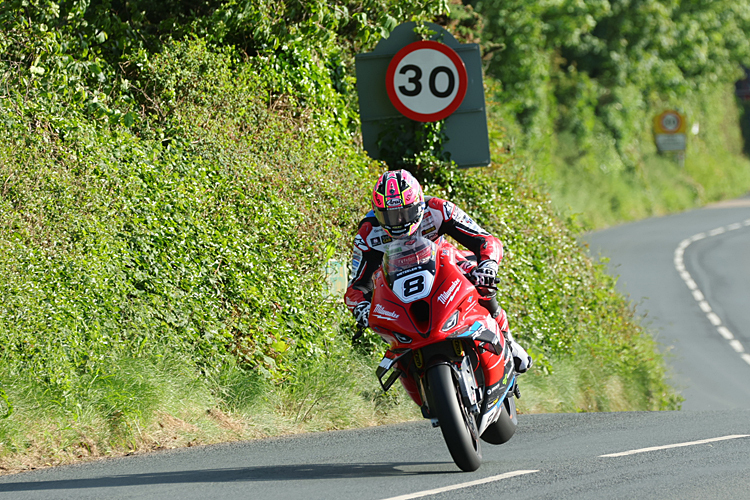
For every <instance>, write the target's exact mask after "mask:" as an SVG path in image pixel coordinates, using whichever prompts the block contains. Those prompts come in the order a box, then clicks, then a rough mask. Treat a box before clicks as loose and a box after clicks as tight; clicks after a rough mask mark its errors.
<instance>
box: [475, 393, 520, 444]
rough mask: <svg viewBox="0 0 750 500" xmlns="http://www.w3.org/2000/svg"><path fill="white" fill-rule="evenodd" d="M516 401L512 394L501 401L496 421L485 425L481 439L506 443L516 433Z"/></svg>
mask: <svg viewBox="0 0 750 500" xmlns="http://www.w3.org/2000/svg"><path fill="white" fill-rule="evenodd" d="M517 423H518V419H517V418H516V403H515V401H514V400H513V397H512V396H508V397H507V398H505V401H503V410H502V412H501V413H500V417H499V418H498V419H497V421H496V422H494V423H492V424H490V425H489V426H487V428H486V429H485V430H484V432H483V433H482V440H483V441H487V442H488V443H490V444H503V443H507V442H508V441H509V440H510V438H512V437H513V434H515V433H516V424H517Z"/></svg>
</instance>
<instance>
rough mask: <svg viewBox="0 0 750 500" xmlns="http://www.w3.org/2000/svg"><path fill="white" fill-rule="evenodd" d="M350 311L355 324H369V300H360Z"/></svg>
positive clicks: (366, 325) (365, 325)
mask: <svg viewBox="0 0 750 500" xmlns="http://www.w3.org/2000/svg"><path fill="white" fill-rule="evenodd" d="M352 313H353V314H354V319H355V320H356V321H357V325H359V326H360V327H362V328H367V327H368V326H370V323H369V321H368V317H369V316H370V303H369V302H367V301H365V302H360V303H359V304H357V305H356V306H355V307H354V310H352Z"/></svg>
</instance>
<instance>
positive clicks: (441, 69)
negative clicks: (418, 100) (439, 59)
mask: <svg viewBox="0 0 750 500" xmlns="http://www.w3.org/2000/svg"><path fill="white" fill-rule="evenodd" d="M409 71H413V72H414V74H413V75H411V76H410V77H409V80H408V82H409V83H411V84H412V85H414V87H413V88H411V89H408V88H406V85H401V86H400V87H399V88H398V90H399V92H401V93H402V94H404V95H405V96H407V97H414V96H416V95H419V94H420V93H421V92H422V82H421V81H420V80H421V79H422V69H421V68H420V67H419V66H417V65H415V64H407V65H406V66H404V67H403V68H401V70H400V71H399V73H401V74H402V75H405V74H406V73H408V72H409ZM440 73H444V74H445V75H446V76H447V77H448V86H447V88H446V89H445V90H444V91H442V92H440V91H439V90H438V89H437V85H436V80H437V77H438V75H439V74H440ZM455 86H456V79H455V77H454V76H453V72H452V71H451V70H450V69H448V68H446V67H445V66H438V67H437V68H435V69H433V70H432V71H431V72H430V92H432V95H434V96H435V97H440V98H444V97H448V96H449V95H451V94H452V93H453V89H454V88H455Z"/></svg>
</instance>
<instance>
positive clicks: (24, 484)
mask: <svg viewBox="0 0 750 500" xmlns="http://www.w3.org/2000/svg"><path fill="white" fill-rule="evenodd" d="M451 472H456V473H460V471H459V470H458V469H457V468H456V467H455V466H454V465H453V463H452V462H451V463H447V462H446V463H442V462H403V463H375V464H302V465H282V466H262V467H239V468H231V469H204V470H189V471H178V472H154V473H144V474H124V475H112V476H102V477H91V478H81V479H63V480H57V481H17V482H12V483H4V484H0V493H2V492H13V491H36V490H70V489H81V488H113V487H118V486H145V485H154V484H178V483H224V482H233V481H247V482H254V481H294V480H307V479H349V478H373V477H391V476H392V477H398V476H415V475H429V474H446V473H451ZM22 477H23V476H18V479H21V478H22Z"/></svg>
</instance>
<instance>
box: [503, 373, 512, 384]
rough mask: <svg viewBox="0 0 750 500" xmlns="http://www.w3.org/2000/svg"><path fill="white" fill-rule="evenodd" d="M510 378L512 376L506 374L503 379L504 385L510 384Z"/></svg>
mask: <svg viewBox="0 0 750 500" xmlns="http://www.w3.org/2000/svg"><path fill="white" fill-rule="evenodd" d="M509 376H510V373H506V374H505V377H503V384H507V383H508V377H509Z"/></svg>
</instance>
